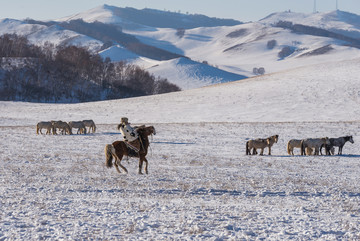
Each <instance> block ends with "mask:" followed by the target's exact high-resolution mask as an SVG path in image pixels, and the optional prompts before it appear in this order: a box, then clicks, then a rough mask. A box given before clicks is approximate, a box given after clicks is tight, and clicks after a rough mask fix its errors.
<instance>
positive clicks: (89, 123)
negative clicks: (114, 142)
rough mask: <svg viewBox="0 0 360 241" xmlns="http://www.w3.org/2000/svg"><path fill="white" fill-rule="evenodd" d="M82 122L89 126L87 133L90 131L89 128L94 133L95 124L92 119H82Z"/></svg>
mask: <svg viewBox="0 0 360 241" xmlns="http://www.w3.org/2000/svg"><path fill="white" fill-rule="evenodd" d="M82 122H83V123H84V125H85V126H86V127H89V131H88V133H90V131H91V130H92V133H95V131H96V125H95V122H94V121H93V120H83V121H82Z"/></svg>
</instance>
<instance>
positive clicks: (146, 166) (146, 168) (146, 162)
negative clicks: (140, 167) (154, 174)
mask: <svg viewBox="0 0 360 241" xmlns="http://www.w3.org/2000/svg"><path fill="white" fill-rule="evenodd" d="M144 161H145V173H146V174H149V172H148V164H149V163H148V160H147V159H146V157H144Z"/></svg>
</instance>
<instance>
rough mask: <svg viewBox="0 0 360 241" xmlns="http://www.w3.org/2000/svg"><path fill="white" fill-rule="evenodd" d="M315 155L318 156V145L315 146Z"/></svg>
mask: <svg viewBox="0 0 360 241" xmlns="http://www.w3.org/2000/svg"><path fill="white" fill-rule="evenodd" d="M314 155H315V156H318V155H319V147H318V146H315V154H314Z"/></svg>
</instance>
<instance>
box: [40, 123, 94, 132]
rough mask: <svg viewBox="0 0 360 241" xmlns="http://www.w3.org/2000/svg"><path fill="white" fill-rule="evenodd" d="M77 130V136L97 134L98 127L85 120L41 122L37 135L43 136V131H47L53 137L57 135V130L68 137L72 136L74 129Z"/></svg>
mask: <svg viewBox="0 0 360 241" xmlns="http://www.w3.org/2000/svg"><path fill="white" fill-rule="evenodd" d="M86 127H88V128H89V130H88V131H87V130H86ZM73 128H77V134H86V133H90V132H91V131H92V133H95V131H96V125H95V122H94V121H93V120H83V121H70V122H65V121H41V122H39V123H37V125H36V134H39V133H40V134H43V133H42V131H41V130H42V129H46V133H45V134H46V135H50V134H51V132H52V134H53V135H57V129H59V130H60V131H61V134H63V135H66V134H69V135H72V134H73V132H72V129H73Z"/></svg>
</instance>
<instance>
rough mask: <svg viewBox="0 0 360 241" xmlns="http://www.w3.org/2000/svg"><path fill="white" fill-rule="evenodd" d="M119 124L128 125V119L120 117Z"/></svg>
mask: <svg viewBox="0 0 360 241" xmlns="http://www.w3.org/2000/svg"><path fill="white" fill-rule="evenodd" d="M121 124H125V125H126V124H129V119H128V118H127V117H121Z"/></svg>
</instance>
